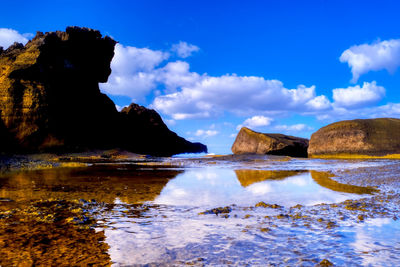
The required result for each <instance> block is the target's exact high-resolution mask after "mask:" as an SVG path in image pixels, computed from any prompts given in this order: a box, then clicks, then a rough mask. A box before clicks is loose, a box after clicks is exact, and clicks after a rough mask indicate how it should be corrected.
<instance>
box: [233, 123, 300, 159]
mask: <svg viewBox="0 0 400 267" xmlns="http://www.w3.org/2000/svg"><path fill="white" fill-rule="evenodd" d="M307 147H308V140H307V139H304V138H300V137H294V136H288V135H284V134H265V133H258V132H255V131H252V130H250V129H248V128H246V127H243V128H242V129H240V131H239V133H238V135H237V136H236V140H235V142H234V143H233V145H232V152H233V153H234V154H271V155H286V156H293V157H307Z"/></svg>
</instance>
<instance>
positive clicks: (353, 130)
mask: <svg viewBox="0 0 400 267" xmlns="http://www.w3.org/2000/svg"><path fill="white" fill-rule="evenodd" d="M308 154H309V155H310V156H314V157H318V156H332V157H335V156H338V155H341V154H349V155H368V156H385V155H390V154H400V120H399V119H392V118H380V119H365V120H349V121H340V122H336V123H332V124H330V125H328V126H325V127H323V128H321V129H319V130H318V131H317V132H315V133H313V134H312V136H311V139H310V146H309V148H308Z"/></svg>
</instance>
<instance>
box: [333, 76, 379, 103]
mask: <svg viewBox="0 0 400 267" xmlns="http://www.w3.org/2000/svg"><path fill="white" fill-rule="evenodd" d="M332 92H333V99H334V101H335V102H334V105H335V106H337V107H343V108H359V107H363V106H366V105H369V104H372V103H375V102H377V101H379V100H381V99H382V98H383V97H384V96H385V88H384V87H382V86H378V85H376V82H375V81H373V82H371V83H368V82H365V83H364V84H363V86H362V87H360V86H359V85H356V86H350V87H347V88H338V89H333V90H332Z"/></svg>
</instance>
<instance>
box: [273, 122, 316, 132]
mask: <svg viewBox="0 0 400 267" xmlns="http://www.w3.org/2000/svg"><path fill="white" fill-rule="evenodd" d="M274 129H275V130H277V131H284V132H303V131H311V130H313V128H312V127H310V126H307V125H306V124H303V123H299V124H293V125H276V126H275V127H274Z"/></svg>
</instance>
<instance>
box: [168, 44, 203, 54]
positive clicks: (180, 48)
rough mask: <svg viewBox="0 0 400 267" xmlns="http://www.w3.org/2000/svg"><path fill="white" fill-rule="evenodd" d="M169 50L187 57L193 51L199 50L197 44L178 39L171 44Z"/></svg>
mask: <svg viewBox="0 0 400 267" xmlns="http://www.w3.org/2000/svg"><path fill="white" fill-rule="evenodd" d="M171 50H172V51H173V52H175V53H176V54H177V55H178V56H179V57H181V58H187V57H190V56H191V55H192V54H193V53H194V52H197V51H199V50H200V48H199V47H198V46H195V45H192V44H188V43H186V42H182V41H180V42H179V43H177V44H174V45H172V48H171Z"/></svg>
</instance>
